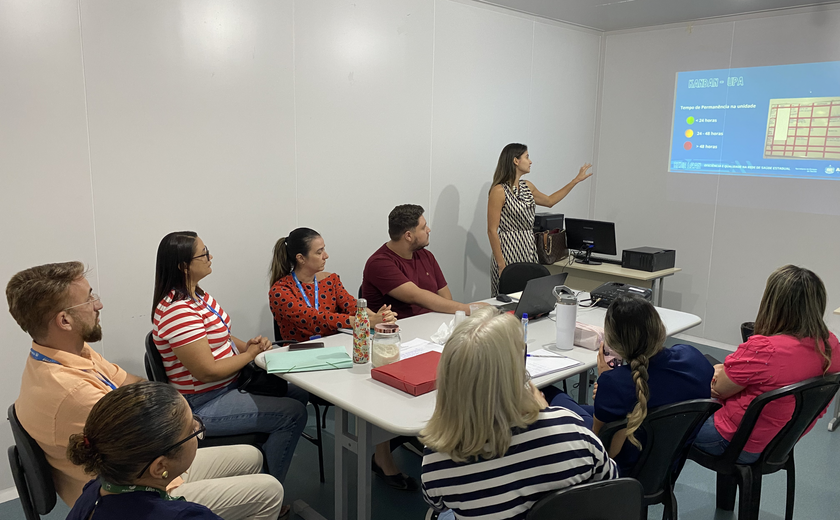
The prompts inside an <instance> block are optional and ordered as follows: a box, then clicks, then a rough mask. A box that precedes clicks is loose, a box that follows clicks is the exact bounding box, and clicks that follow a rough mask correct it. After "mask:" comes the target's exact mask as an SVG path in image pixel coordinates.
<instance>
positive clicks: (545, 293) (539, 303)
mask: <svg viewBox="0 0 840 520" xmlns="http://www.w3.org/2000/svg"><path fill="white" fill-rule="evenodd" d="M567 276H569V273H560V274H552V275H549V276H543V277H540V278H532V279H531V280H528V283H527V284H526V285H525V290H524V291H522V296H521V297H520V298H519V301H518V302H515V303H507V304H505V305H502V306H499V307H497V308H498V309H499V310H500V311H502V312H508V311H512V310H514V309H516V312H515V314H516V317H517V318H522V315H523V314H525V313H526V312H527V313H528V320H529V321H530V320H535V319H537V318H542V317H543V316H548V313H549V312H551V311H553V310H554V304H555V303H557V298H555V297H554V294H553V293H552V292H551V291H552V290H553V289H554V288H555V287H557V286H558V285H563V284H565V283H566V277H567Z"/></svg>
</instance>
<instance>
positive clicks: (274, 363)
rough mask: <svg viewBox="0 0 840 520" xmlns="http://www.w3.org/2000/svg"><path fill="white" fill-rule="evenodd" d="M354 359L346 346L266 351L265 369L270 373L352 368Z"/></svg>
mask: <svg viewBox="0 0 840 520" xmlns="http://www.w3.org/2000/svg"><path fill="white" fill-rule="evenodd" d="M352 366H353V360H352V359H350V356H348V355H347V349H345V348H344V347H325V348H313V349H310V350H295V351H292V352H272V351H269V352H266V353H265V371H266V372H268V373H269V374H286V373H288V372H312V371H315V370H333V369H335V368H351V367H352Z"/></svg>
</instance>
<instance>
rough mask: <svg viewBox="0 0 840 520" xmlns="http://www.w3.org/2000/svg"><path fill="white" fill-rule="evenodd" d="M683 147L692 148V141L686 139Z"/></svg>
mask: <svg viewBox="0 0 840 520" xmlns="http://www.w3.org/2000/svg"><path fill="white" fill-rule="evenodd" d="M683 148H685V149H686V150H691V141H686V142H685V144H684V145H683Z"/></svg>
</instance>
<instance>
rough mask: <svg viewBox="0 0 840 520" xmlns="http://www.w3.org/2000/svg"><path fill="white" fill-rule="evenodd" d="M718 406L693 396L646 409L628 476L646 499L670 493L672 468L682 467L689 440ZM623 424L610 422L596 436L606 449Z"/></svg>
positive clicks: (651, 500)
mask: <svg viewBox="0 0 840 520" xmlns="http://www.w3.org/2000/svg"><path fill="white" fill-rule="evenodd" d="M720 406H721V405H720V403H718V402H717V401H713V400H712V399H693V400H691V401H683V402H681V403H674V404H669V405H665V406H659V407H657V408H654V409H651V410H648V414H647V417H645V420H644V421H642V425H641V426H640V427H639V430H640V431H643V432H645V444H644V446H643V447H642V452H641V454H640V455H639V460H638V461H636V464H635V465H634V466H633V469H632V470H631V472H630V475H628V476H630V477H633V478H635V479H637V480H638V481H639V482H641V483H642V487H643V488H644V491H645V498H646V500H648V502H655V501H658V499H659V497H660V496H661V495H662V494H663V493H666V492H670V484H671V478H672V476H673V475H672V474H673V471H674V469H675V468H681V467H682V464H683V462H684V461H685V458H686V456H687V455H688V451H689V449H690V448H691V446H690V444H689V439H690V438H691V436H692V435H693V434H694V433H695V431H697V429H698V428H699V427H700V425H701V424H703V422H705V421H706V419H708V418H709V416H710V415H711V414H712V413H714V412H715V410H717V409H718V408H720ZM626 427H627V419H623V420H621V421H615V422H611V423H609V424H606V425H604V426H603V427H602V428H601V431H600V432H599V433H598V437H599V438H600V439H601V442H603V443H604V446H606V447H607V448H608V449H609V446H610V444H611V443H612V438H613V436H614V435H615V434H616V433H618V432H619V431H620V430H622V429H624V428H626Z"/></svg>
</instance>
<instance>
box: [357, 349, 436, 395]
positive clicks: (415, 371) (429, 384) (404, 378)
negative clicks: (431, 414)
mask: <svg viewBox="0 0 840 520" xmlns="http://www.w3.org/2000/svg"><path fill="white" fill-rule="evenodd" d="M439 361H440V352H426V353H425V354H420V355H419V356H414V357H411V358H408V359H403V360H401V361H397V362H395V363H391V364H390V365H385V366H382V367H379V368H374V369H372V370H371V371H370V375H371V377H373V378H374V379H376V380H377V381H381V382H382V383H385V384H386V385H389V386H393V387H394V388H396V389H398V390H402V391H403V392H405V393H407V394H411V395H423V394H426V393H429V392H431V391H432V390H434V389H435V380H436V379H437V366H438V362H439Z"/></svg>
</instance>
